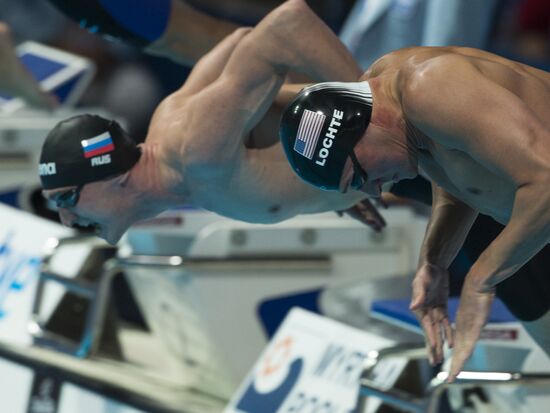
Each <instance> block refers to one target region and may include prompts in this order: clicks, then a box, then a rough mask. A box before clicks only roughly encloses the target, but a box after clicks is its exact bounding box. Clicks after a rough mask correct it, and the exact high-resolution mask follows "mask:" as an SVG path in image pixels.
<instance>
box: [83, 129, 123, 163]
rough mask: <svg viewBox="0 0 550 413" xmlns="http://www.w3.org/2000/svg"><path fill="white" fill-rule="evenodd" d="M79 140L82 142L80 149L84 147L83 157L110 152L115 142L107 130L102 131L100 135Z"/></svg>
mask: <svg viewBox="0 0 550 413" xmlns="http://www.w3.org/2000/svg"><path fill="white" fill-rule="evenodd" d="M80 142H81V144H82V149H84V157H85V158H92V157H94V156H97V155H102V154H104V153H107V152H112V151H114V149H115V144H114V143H113V139H112V138H111V134H110V133H109V132H104V133H102V134H101V135H97V136H95V137H93V138H90V139H85V140H82V141H80Z"/></svg>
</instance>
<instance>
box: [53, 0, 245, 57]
mask: <svg viewBox="0 0 550 413" xmlns="http://www.w3.org/2000/svg"><path fill="white" fill-rule="evenodd" d="M50 2H51V3H53V4H54V5H55V6H56V7H57V8H58V9H59V10H60V11H62V12H63V13H64V14H65V15H67V16H68V17H70V18H72V19H73V20H75V21H76V22H77V23H78V24H79V25H80V26H81V27H83V28H85V29H87V30H89V31H90V32H91V33H97V34H100V35H103V36H104V37H106V38H107V39H109V40H115V41H123V42H124V43H126V44H130V45H134V46H137V47H140V48H142V49H143V50H145V51H146V52H147V53H151V54H154V55H160V56H163V57H167V58H170V59H172V60H174V61H175V62H177V63H181V64H184V65H187V66H192V65H193V64H195V63H196V62H197V61H198V60H199V59H200V58H201V57H202V56H203V55H205V54H206V53H207V52H208V51H209V50H211V49H212V48H213V47H214V46H215V45H216V44H217V43H218V42H219V41H221V40H222V39H223V38H224V37H225V36H227V35H228V34H229V33H231V32H232V31H234V30H235V29H236V28H237V25H236V24H234V23H231V22H228V21H224V20H221V19H217V18H214V17H211V16H209V15H207V14H206V13H203V12H201V11H198V10H197V9H195V8H194V7H193V6H191V5H190V4H188V3H187V2H186V1H184V0H81V1H75V0H50Z"/></svg>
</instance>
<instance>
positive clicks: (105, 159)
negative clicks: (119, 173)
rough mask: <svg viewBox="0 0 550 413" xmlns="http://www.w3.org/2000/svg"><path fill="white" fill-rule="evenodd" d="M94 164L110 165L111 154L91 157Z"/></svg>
mask: <svg viewBox="0 0 550 413" xmlns="http://www.w3.org/2000/svg"><path fill="white" fill-rule="evenodd" d="M91 163H92V166H100V165H108V164H110V163H111V155H110V154H107V155H103V156H96V157H95V158H92V159H91Z"/></svg>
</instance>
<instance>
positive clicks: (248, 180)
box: [182, 0, 364, 213]
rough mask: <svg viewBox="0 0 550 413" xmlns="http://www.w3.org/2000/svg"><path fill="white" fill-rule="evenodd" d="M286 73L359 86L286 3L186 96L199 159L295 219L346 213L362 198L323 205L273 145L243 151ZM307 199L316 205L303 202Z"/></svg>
mask: <svg viewBox="0 0 550 413" xmlns="http://www.w3.org/2000/svg"><path fill="white" fill-rule="evenodd" d="M289 70H297V71H301V72H305V73H306V74H308V75H309V76H311V77H312V78H317V79H323V80H329V79H330V80H336V79H342V78H345V79H344V80H348V79H349V80H352V79H353V80H357V78H358V77H359V75H360V73H361V70H360V68H359V67H358V66H357V65H356V63H355V62H354V60H353V58H352V57H351V56H350V55H349V53H348V52H347V50H346V49H345V48H344V46H343V45H342V44H341V43H340V42H339V41H338V39H337V38H336V37H335V36H334V34H333V33H332V32H331V31H330V29H329V28H328V27H326V26H325V25H324V24H323V23H322V22H321V21H320V20H319V19H318V18H317V16H315V14H314V13H313V12H311V10H309V8H308V7H307V5H306V4H305V3H304V2H303V1H302V0H291V1H288V2H286V3H285V4H283V5H282V6H280V7H279V8H277V9H276V10H274V11H273V12H272V13H270V14H269V15H268V16H267V17H266V18H265V19H264V20H262V22H260V24H259V25H258V26H256V27H255V28H254V29H253V30H252V31H251V32H250V33H249V34H247V35H245V36H244V38H242V39H241V40H240V41H239V42H238V45H237V46H236V47H235V49H234V51H233V53H232V54H231V57H230V59H229V61H228V63H227V65H226V66H225V68H224V70H223V72H222V74H221V76H220V77H219V78H218V79H217V80H216V81H214V82H213V83H211V84H210V85H209V86H208V87H206V88H204V89H203V90H201V91H199V92H198V93H195V94H194V95H193V96H190V97H189V100H188V102H189V105H188V107H189V108H191V109H190V111H191V113H189V114H188V115H189V118H190V119H191V122H190V123H189V124H188V128H189V130H193V131H194V133H196V134H197V135H199V136H201V144H202V145H203V147H205V148H208V152H207V153H206V154H205V153H203V154H202V155H201V159H202V160H203V161H204V162H208V163H212V164H214V163H215V164H216V165H217V167H218V169H220V170H221V169H223V170H225V171H226V173H227V174H228V175H229V176H228V177H227V180H228V181H230V182H231V185H232V186H231V188H232V189H233V190H234V191H235V192H238V191H241V190H242V191H244V190H245V189H246V191H247V192H248V193H250V192H253V193H255V194H257V197H258V198H260V197H262V196H266V197H267V195H266V194H269V195H270V196H271V198H277V199H281V200H282V202H284V203H285V205H292V208H294V207H296V208H297V210H301V212H313V211H321V210H331V209H345V208H348V207H350V206H352V205H354V204H355V203H356V202H357V201H358V200H360V199H361V198H362V197H363V196H364V195H361V194H349V196H347V197H341V196H340V197H339V198H338V199H339V200H338V201H336V198H337V197H334V198H335V200H332V199H331V200H330V201H329V200H328V199H329V198H332V197H330V196H327V195H326V193H325V192H323V191H320V190H312V189H310V188H309V187H307V185H306V184H305V183H302V182H301V181H299V180H298V179H297V178H296V176H295V175H294V173H293V171H292V170H291V168H290V167H289V165H288V162H286V160H284V157H283V156H284V155H283V152H282V149H281V147H280V145H279V144H277V145H274V146H273V147H272V148H270V149H269V151H267V150H265V152H263V151H264V150H254V149H248V150H247V149H246V148H245V145H244V142H245V140H246V139H247V137H248V136H249V133H250V132H251V131H252V129H253V128H255V127H256V126H257V125H258V123H259V122H260V120H261V119H263V118H264V115H265V114H266V112H267V111H268V109H269V108H270V107H271V105H272V103H273V101H274V99H275V98H276V96H277V94H278V92H279V90H280V87H281V85H282V83H283V80H284V78H285V75H286V73H287V72H288V71H289ZM182 92H183V90H182ZM214 119H215V122H214V121H213V120H214ZM271 133H274V134H276V131H272V132H271ZM205 157H206V158H207V159H205ZM245 187H246V188H245ZM276 194H279V196H276ZM310 194H313V195H311V196H312V197H314V198H315V199H308V198H310ZM285 197H286V199H285ZM297 197H298V198H299V199H300V200H302V201H303V203H302V204H300V207H299V208H298V206H297V201H292V199H295V198H297ZM306 200H308V202H307V204H308V205H310V207H309V210H308V211H306V210H304V209H305V208H306V207H305V205H306V202H305V201H306ZM329 204H330V205H329ZM298 212H300V211H298ZM295 213H297V212H295Z"/></svg>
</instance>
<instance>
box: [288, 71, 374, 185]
mask: <svg viewBox="0 0 550 413" xmlns="http://www.w3.org/2000/svg"><path fill="white" fill-rule="evenodd" d="M371 113H372V93H371V90H370V87H369V84H368V83H367V82H357V83H341V82H329V83H319V84H317V85H313V86H309V87H306V88H304V89H302V90H301V91H300V93H298V95H297V96H296V97H295V98H294V100H293V101H292V102H291V103H290V105H288V107H287V108H286V109H285V111H284V113H283V117H282V120H281V125H280V130H279V136H280V138H281V142H282V145H283V147H284V149H285V153H286V156H287V158H288V160H289V162H290V164H291V166H292V169H294V171H295V172H296V173H297V174H298V176H300V177H301V178H302V179H303V180H304V181H306V182H308V183H310V184H312V185H314V186H316V187H318V188H321V189H325V190H339V187H340V181H341V178H342V173H343V171H344V166H345V164H346V161H347V160H348V158H350V159H351V161H352V163H353V167H354V170H355V175H354V177H353V182H352V184H351V187H352V188H358V187H360V186H361V184H362V182H364V181H366V180H367V177H366V173H365V171H364V170H363V169H362V168H361V166H360V165H359V162H358V161H357V158H356V156H355V153H354V151H353V150H354V147H355V145H356V144H357V142H359V140H360V139H361V137H362V136H363V135H364V134H365V131H366V129H367V127H368V125H369V122H370V119H371Z"/></svg>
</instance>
